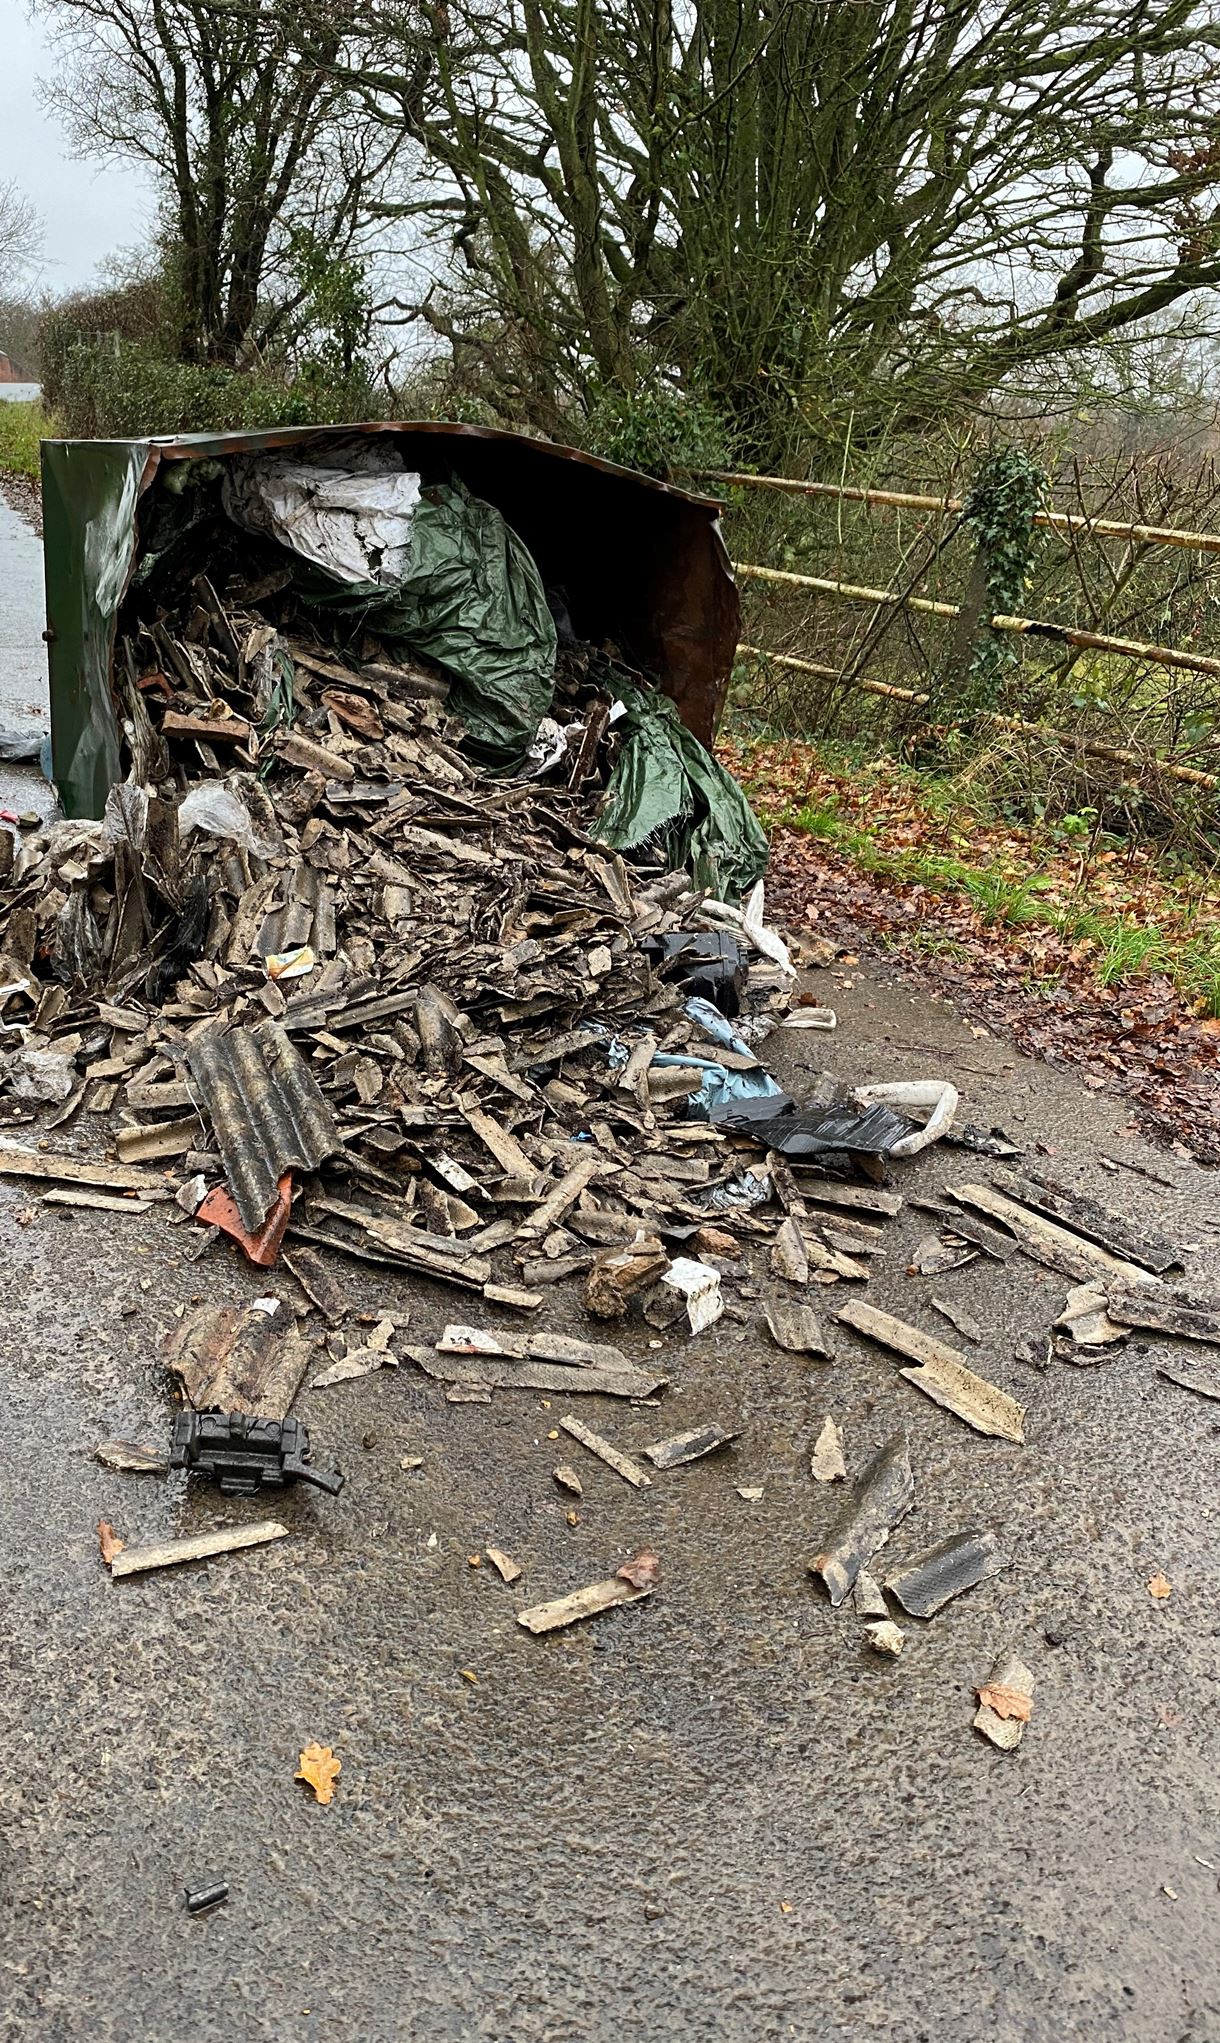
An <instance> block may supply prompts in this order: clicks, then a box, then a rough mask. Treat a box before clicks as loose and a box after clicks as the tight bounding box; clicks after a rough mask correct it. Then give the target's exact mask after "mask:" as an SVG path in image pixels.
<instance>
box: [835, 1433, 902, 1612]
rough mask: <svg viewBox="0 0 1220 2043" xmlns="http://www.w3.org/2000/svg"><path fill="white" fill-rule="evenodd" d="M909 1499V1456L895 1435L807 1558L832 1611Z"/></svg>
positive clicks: (897, 1519) (888, 1532)
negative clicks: (822, 1541)
mask: <svg viewBox="0 0 1220 2043" xmlns="http://www.w3.org/2000/svg"><path fill="white" fill-rule="evenodd" d="M914 1500H915V1478H914V1476H913V1475H912V1473H911V1457H910V1454H909V1453H908V1451H907V1443H906V1439H905V1437H904V1436H903V1435H902V1434H899V1435H898V1436H897V1437H896V1438H895V1439H893V1440H891V1441H889V1442H888V1443H887V1444H886V1446H884V1447H883V1448H882V1449H881V1451H880V1453H879V1454H877V1455H876V1456H875V1457H874V1458H873V1460H872V1461H871V1462H870V1463H869V1465H868V1467H867V1468H866V1469H865V1471H864V1473H863V1475H862V1476H861V1477H860V1480H859V1482H858V1483H857V1484H856V1486H855V1488H854V1490H853V1491H852V1493H851V1496H850V1497H849V1498H848V1500H847V1504H846V1507H845V1509H844V1510H843V1512H842V1513H841V1514H840V1516H839V1518H838V1519H837V1520H836V1522H835V1525H834V1527H833V1529H832V1531H831V1534H830V1537H829V1539H828V1540H827V1541H826V1544H825V1546H824V1547H823V1548H822V1550H821V1552H820V1553H818V1554H815V1556H814V1558H813V1559H812V1560H811V1561H810V1562H809V1572H810V1574H811V1575H817V1576H819V1577H820V1579H821V1581H822V1582H823V1583H824V1584H825V1587H826V1593H827V1595H828V1596H829V1598H830V1600H831V1603H832V1604H833V1605H834V1607H835V1609H836V1610H837V1609H838V1607H839V1605H840V1604H841V1603H842V1601H843V1599H844V1597H845V1596H847V1595H848V1594H849V1593H850V1591H851V1590H852V1588H853V1587H854V1585H855V1582H856V1578H857V1576H858V1575H859V1574H860V1571H861V1569H862V1568H865V1567H867V1566H868V1563H869V1562H870V1561H871V1560H872V1558H873V1555H874V1554H876V1553H880V1551H881V1549H882V1547H883V1546H884V1545H885V1543H886V1541H887V1539H888V1538H889V1536H890V1534H891V1532H892V1531H893V1530H894V1527H895V1526H896V1525H898V1524H900V1523H901V1521H902V1520H903V1519H904V1518H905V1517H906V1514H907V1512H908V1511H909V1510H910V1508H911V1505H912V1503H913V1502H914Z"/></svg>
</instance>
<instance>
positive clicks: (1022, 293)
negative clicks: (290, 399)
mask: <svg viewBox="0 0 1220 2043" xmlns="http://www.w3.org/2000/svg"><path fill="white" fill-rule="evenodd" d="M435 18H436V22H437V26H438V67H437V73H436V85H437V91H436V93H435V96H434V97H433V98H432V100H431V102H430V105H429V106H428V107H427V108H425V109H424V111H423V112H422V113H421V115H420V117H419V118H418V119H417V120H416V122H415V124H414V132H415V134H416V136H417V138H418V140H419V142H420V144H421V146H422V148H423V150H424V152H425V155H426V161H427V164H428V166H429V168H430V172H431V180H430V182H429V183H428V184H427V185H426V186H422V187H421V185H420V184H419V183H418V182H417V183H416V186H415V188H414V189H413V190H412V191H411V192H410V193H408V194H406V195H405V196H403V197H402V198H401V199H400V201H399V203H398V205H397V207H396V209H395V210H396V211H397V212H398V213H399V215H400V216H402V217H404V218H408V219H411V220H413V221H416V222H420V223H422V225H423V228H424V230H425V233H426V235H427V236H428V237H429V238H430V241H431V245H432V248H433V250H434V262H435V276H434V282H433V288H432V289H431V290H430V291H429V292H427V293H425V294H421V297H420V299H419V301H418V303H413V304H412V305H411V306H409V307H404V308H403V310H404V313H405V314H406V315H407V316H411V315H414V316H418V317H423V318H426V319H427V320H428V321H429V322H430V323H431V324H432V325H433V327H435V328H436V330H437V331H438V332H440V333H442V334H443V335H445V337H446V338H447V339H448V340H449V342H450V343H451V345H452V346H453V347H454V348H455V349H458V350H461V351H463V353H464V359H465V360H466V362H467V363H468V364H472V365H474V366H475V367H477V370H478V372H479V374H480V375H481V376H482V378H483V380H484V383H485V385H486V387H487V388H488V389H489V391H490V392H491V393H492V394H493V395H496V394H498V396H499V400H500V401H501V402H503V403H505V404H506V405H508V406H510V407H512V406H519V405H520V404H521V403H522V402H523V400H524V399H525V398H527V397H528V398H529V400H530V401H532V402H533V403H534V404H535V406H536V407H537V406H541V407H542V408H543V409H545V407H546V405H547V404H550V405H552V406H555V405H559V406H562V404H563V402H564V401H565V398H567V397H568V396H569V395H570V393H572V392H576V393H578V394H579V395H581V396H582V397H584V398H585V399H586V401H587V399H588V396H589V393H590V391H591V390H592V389H594V388H597V387H600V388H603V389H605V388H610V389H628V390H629V389H631V388H632V387H633V386H634V385H636V384H637V383H638V382H639V380H640V379H641V378H642V377H645V376H648V375H655V374H657V373H660V374H661V375H667V376H670V377H672V378H674V379H675V380H676V381H679V382H681V383H683V384H685V385H686V387H692V386H694V387H698V388H702V389H703V390H705V391H706V392H707V393H708V394H709V395H710V396H711V397H712V398H713V399H714V400H715V401H716V402H717V403H718V404H720V405H721V406H722V407H724V408H725V409H726V410H727V411H729V412H731V413H732V414H733V415H734V416H735V418H736V419H737V420H738V421H740V422H743V423H744V425H745V427H746V429H747V432H750V431H752V432H753V433H754V436H755V438H756V441H759V442H761V441H762V440H765V439H767V438H768V437H769V436H773V433H774V429H775V420H776V417H777V416H779V415H782V414H786V415H787V416H788V417H789V418H791V417H793V416H794V411H795V415H798V416H800V417H802V418H803V419H804V421H805V423H806V427H809V426H812V427H813V428H814V429H815V430H816V431H818V432H825V433H826V434H827V435H830V434H832V433H833V434H838V433H840V432H841V431H842V429H843V427H844V423H845V421H846V419H847V418H848V417H852V418H853V419H854V421H855V423H856V427H857V430H859V431H861V432H867V431H868V430H870V429H873V430H875V429H877V428H878V427H879V426H881V425H883V424H885V423H903V424H909V423H912V422H918V421H920V420H922V419H925V418H927V417H929V416H931V415H934V414H935V413H936V412H937V411H938V410H939V411H943V410H944V409H945V408H951V407H953V406H955V405H959V404H961V403H962V402H971V401H973V400H975V399H977V398H978V397H980V396H981V395H982V394H984V393H986V392H987V391H989V390H991V389H992V388H994V387H995V386H996V385H997V384H999V383H1000V382H1002V380H1003V379H1004V378H1005V377H1007V376H1010V375H1012V374H1013V373H1014V372H1019V371H1021V370H1022V369H1023V368H1025V367H1027V366H1028V365H1030V364H1038V363H1042V364H1044V363H1046V362H1048V361H1051V360H1053V359H1056V358H1060V359H1061V358H1063V357H1065V356H1067V355H1070V354H1071V353H1073V352H1074V351H1078V350H1081V349H1084V348H1088V347H1093V346H1096V345H1097V344H1098V343H1101V342H1112V341H1113V340H1114V339H1115V338H1116V337H1118V336H1121V335H1124V334H1126V333H1128V332H1131V331H1133V330H1138V329H1139V327H1140V323H1141V322H1143V321H1145V320H1147V319H1148V318H1149V317H1151V316H1153V315H1157V314H1159V315H1162V316H1163V315H1164V314H1165V313H1166V311H1167V310H1168V309H1170V308H1173V307H1181V306H1185V305H1187V304H1190V303H1197V302H1198V298H1199V294H1200V293H1206V292H1210V291H1212V290H1214V289H1215V287H1216V285H1217V284H1218V283H1220V207H1218V204H1217V201H1218V198H1220V65H1218V63H1217V50H1218V47H1220V21H1218V19H1217V15H1216V10H1215V7H1214V5H1212V4H1211V0H447V4H446V5H445V6H444V7H443V8H442V7H438V8H437V9H436V17H435Z"/></svg>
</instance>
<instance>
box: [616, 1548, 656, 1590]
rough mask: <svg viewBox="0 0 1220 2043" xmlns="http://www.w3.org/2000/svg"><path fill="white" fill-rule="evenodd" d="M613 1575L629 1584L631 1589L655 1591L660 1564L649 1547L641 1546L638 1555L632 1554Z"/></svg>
mask: <svg viewBox="0 0 1220 2043" xmlns="http://www.w3.org/2000/svg"><path fill="white" fill-rule="evenodd" d="M615 1574H616V1575H617V1576H618V1577H619V1579H620V1580H621V1581H623V1582H630V1584H631V1586H632V1588H633V1589H655V1588H656V1586H657V1583H658V1582H659V1581H660V1579H661V1563H660V1561H659V1560H658V1559H657V1557H656V1555H655V1554H654V1553H653V1552H652V1550H651V1548H650V1547H646V1546H642V1547H641V1548H640V1550H639V1552H638V1554H632V1556H631V1559H630V1560H629V1561H624V1562H623V1565H622V1567H621V1568H616V1569H615Z"/></svg>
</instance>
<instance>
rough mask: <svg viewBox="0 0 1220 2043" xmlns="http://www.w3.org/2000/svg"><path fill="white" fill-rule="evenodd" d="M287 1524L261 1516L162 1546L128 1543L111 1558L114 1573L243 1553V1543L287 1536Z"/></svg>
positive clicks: (140, 1571)
mask: <svg viewBox="0 0 1220 2043" xmlns="http://www.w3.org/2000/svg"><path fill="white" fill-rule="evenodd" d="M287 1537H288V1527H287V1526H286V1525H281V1524H280V1523H279V1522H278V1520H277V1519H274V1518H260V1519H259V1520H258V1521H257V1522H256V1523H255V1524H253V1525H229V1526H222V1527H221V1528H220V1529H219V1530H218V1531H216V1532H200V1533H196V1534H194V1535H193V1536H192V1537H191V1538H190V1539H170V1540H166V1542H165V1543H164V1545H162V1546H144V1547H135V1548H131V1547H129V1548H128V1549H127V1551H126V1552H125V1553H121V1554H119V1555H118V1557H117V1559H115V1560H114V1561H112V1562H111V1565H110V1572H111V1574H112V1575H138V1574H143V1573H145V1572H147V1570H149V1569H151V1568H176V1567H177V1566H178V1565H179V1563H180V1562H182V1561H206V1560H209V1559H210V1558H211V1557H212V1555H213V1554H230V1553H240V1552H241V1550H242V1549H243V1548H244V1547H248V1546H266V1545H267V1543H268V1542H269V1541H270V1540H273V1539H287Z"/></svg>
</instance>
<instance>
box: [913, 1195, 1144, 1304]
mask: <svg viewBox="0 0 1220 2043" xmlns="http://www.w3.org/2000/svg"><path fill="white" fill-rule="evenodd" d="M946 1190H947V1191H948V1193H949V1196H950V1198H952V1199H956V1200H957V1201H958V1203H959V1205H962V1206H971V1207H973V1208H974V1209H975V1211H976V1212H979V1213H983V1214H985V1215H986V1217H987V1218H988V1219H989V1220H998V1221H999V1222H1000V1223H1001V1225H1002V1226H1004V1227H1007V1228H1008V1230H1009V1232H1010V1233H1012V1234H1014V1235H1015V1236H1016V1240H1017V1247H1018V1248H1019V1249H1020V1250H1021V1251H1022V1253H1023V1254H1024V1255H1027V1256H1029V1257H1031V1258H1032V1260H1033V1261H1034V1262H1036V1263H1044V1264H1045V1265H1046V1267H1047V1269H1049V1270H1058V1272H1059V1274H1060V1275H1061V1276H1064V1277H1071V1278H1073V1279H1074V1280H1075V1282H1076V1283H1078V1284H1086V1283H1087V1282H1088V1280H1089V1278H1090V1277H1095V1276H1097V1275H1098V1273H1099V1272H1103V1271H1105V1272H1109V1273H1110V1274H1111V1275H1112V1276H1115V1277H1125V1278H1127V1279H1128V1281H1129V1282H1131V1283H1133V1284H1140V1283H1144V1284H1146V1283H1148V1282H1150V1281H1153V1280H1150V1279H1149V1276H1148V1272H1147V1271H1146V1270H1144V1269H1141V1268H1140V1266H1139V1264H1138V1263H1131V1262H1127V1261H1125V1260H1124V1259H1123V1257H1122V1256H1116V1255H1112V1254H1111V1252H1110V1250H1109V1249H1106V1248H1101V1247H1099V1246H1098V1244H1097V1243H1096V1242H1092V1241H1085V1240H1083V1239H1082V1237H1081V1236H1080V1235H1078V1234H1071V1233H1069V1231H1068V1229H1067V1228H1066V1227H1060V1226H1058V1225H1057V1224H1056V1222H1055V1221H1053V1220H1045V1219H1044V1218H1043V1217H1042V1215H1041V1214H1040V1213H1034V1212H1031V1210H1030V1208H1029V1207H1028V1206H1022V1205H1021V1204H1019V1202H1018V1201H1017V1200H1016V1199H1009V1198H1006V1197H1005V1195H1004V1193H1003V1192H997V1191H993V1189H992V1187H991V1186H990V1185H948V1186H946Z"/></svg>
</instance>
